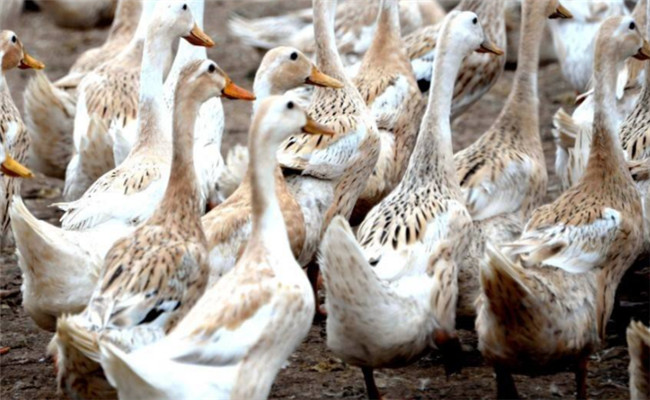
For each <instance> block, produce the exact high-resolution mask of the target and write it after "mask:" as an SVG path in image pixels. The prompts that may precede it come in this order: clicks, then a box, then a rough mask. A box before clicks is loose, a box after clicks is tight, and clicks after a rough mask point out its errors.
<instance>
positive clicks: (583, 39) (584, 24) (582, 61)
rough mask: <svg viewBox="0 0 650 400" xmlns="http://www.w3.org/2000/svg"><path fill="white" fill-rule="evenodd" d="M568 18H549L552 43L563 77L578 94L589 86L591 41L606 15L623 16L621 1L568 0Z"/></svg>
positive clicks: (591, 56)
mask: <svg viewBox="0 0 650 400" xmlns="http://www.w3.org/2000/svg"><path fill="white" fill-rule="evenodd" d="M565 6H566V8H567V9H568V10H569V11H570V12H571V14H572V15H573V18H572V19H566V20H565V19H563V20H553V21H549V26H550V28H551V36H552V37H553V45H554V46H555V52H556V53H557V57H558V60H559V62H560V66H561V67H562V74H563V75H564V78H565V79H566V80H567V81H568V82H569V83H570V84H571V86H572V87H573V88H574V89H575V90H576V92H578V93H583V92H585V91H586V90H587V89H589V83H590V82H591V79H592V78H591V77H592V75H593V66H594V42H595V39H596V33H597V32H598V28H599V27H600V24H601V23H602V22H603V21H604V20H605V19H607V18H608V17H612V16H616V15H626V14H628V10H627V8H626V7H625V1H624V0H607V1H604V0H592V1H582V0H568V1H567V2H566V4H565Z"/></svg>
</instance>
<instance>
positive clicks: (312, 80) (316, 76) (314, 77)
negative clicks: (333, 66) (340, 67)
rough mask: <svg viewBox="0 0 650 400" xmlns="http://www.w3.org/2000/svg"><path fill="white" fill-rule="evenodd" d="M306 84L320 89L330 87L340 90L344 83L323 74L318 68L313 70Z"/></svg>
mask: <svg viewBox="0 0 650 400" xmlns="http://www.w3.org/2000/svg"><path fill="white" fill-rule="evenodd" d="M305 83H307V84H309V85H314V86H320V87H329V88H333V89H340V88H342V87H343V83H342V82H341V81H339V80H338V79H334V78H332V77H331V76H329V75H326V74H324V73H322V72H321V71H320V70H319V69H318V68H316V66H313V67H312V68H311V74H310V75H309V76H308V77H307V79H305Z"/></svg>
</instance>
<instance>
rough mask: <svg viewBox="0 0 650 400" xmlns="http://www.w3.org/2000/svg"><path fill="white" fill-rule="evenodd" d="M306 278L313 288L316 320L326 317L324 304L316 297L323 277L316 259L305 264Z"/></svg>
mask: <svg viewBox="0 0 650 400" xmlns="http://www.w3.org/2000/svg"><path fill="white" fill-rule="evenodd" d="M307 279H309V283H311V287H312V289H313V290H314V301H315V303H316V316H315V319H316V320H320V319H323V318H326V317H327V311H326V310H325V305H324V304H320V301H319V298H318V290H319V289H320V288H321V286H322V284H323V279H322V277H321V274H320V267H319V265H318V263H317V262H316V261H312V262H310V263H309V264H308V265H307Z"/></svg>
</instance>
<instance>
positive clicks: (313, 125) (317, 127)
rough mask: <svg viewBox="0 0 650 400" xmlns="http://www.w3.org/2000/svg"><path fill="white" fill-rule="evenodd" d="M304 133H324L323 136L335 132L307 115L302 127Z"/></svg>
mask: <svg viewBox="0 0 650 400" xmlns="http://www.w3.org/2000/svg"><path fill="white" fill-rule="evenodd" d="M302 131H303V132H304V133H308V134H310V135H325V136H334V134H335V133H336V132H334V131H333V130H332V129H330V128H329V127H328V126H326V125H323V124H319V123H318V122H316V121H314V120H313V119H311V118H309V117H307V123H306V124H305V126H303V127H302Z"/></svg>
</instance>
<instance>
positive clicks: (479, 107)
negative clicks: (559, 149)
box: [0, 0, 650, 399]
mask: <svg viewBox="0 0 650 400" xmlns="http://www.w3.org/2000/svg"><path fill="white" fill-rule="evenodd" d="M308 4H309V2H308V1H304V0H301V1H283V2H277V3H273V4H269V3H261V2H250V1H235V0H229V1H219V0H217V1H211V0H208V2H207V4H206V18H205V21H206V23H205V26H206V31H207V32H208V33H209V34H210V35H211V36H212V37H213V38H215V39H216V41H217V43H218V45H217V46H216V47H215V48H214V49H211V50H210V51H209V52H208V54H209V57H210V58H212V59H214V60H216V61H217V62H218V63H219V64H220V66H221V67H222V68H223V69H224V70H225V71H226V72H227V73H229V74H230V76H231V77H232V79H233V80H234V81H235V82H237V83H238V84H240V85H242V86H244V87H246V88H249V89H250V88H251V87H252V78H253V76H254V73H255V69H256V67H257V65H258V64H259V61H260V59H261V54H260V53H258V52H257V51H255V50H253V49H250V48H248V47H246V46H244V45H242V44H240V43H239V42H238V41H237V39H236V38H233V37H231V36H229V34H228V32H227V28H226V27H227V24H226V21H227V18H228V15H230V13H232V12H237V13H241V14H243V15H246V16H260V15H270V14H277V13H280V12H282V11H283V10H285V9H289V8H297V7H300V6H305V5H308ZM13 25H14V26H13V27H12V28H13V29H15V30H16V31H17V32H18V34H19V35H20V37H21V39H22V41H23V43H25V46H26V48H27V49H28V50H29V51H30V52H31V53H33V54H34V55H35V56H37V57H38V58H39V59H41V60H42V61H44V62H45V63H46V64H47V73H48V75H49V76H50V78H52V79H54V78H58V77H60V76H62V75H64V74H65V72H66V71H67V70H68V68H69V66H70V65H71V64H72V63H73V62H74V60H75V59H76V57H77V56H78V55H79V54H80V53H81V52H82V51H84V50H85V49H87V48H90V47H94V46H97V45H99V44H101V43H102V41H103V39H104V38H105V36H106V34H107V29H96V30H91V31H84V32H81V31H72V30H64V29H61V28H58V27H56V26H55V25H54V24H53V22H51V21H50V20H48V18H47V16H45V15H44V14H43V13H40V12H26V13H23V14H22V15H21V17H20V19H18V20H17V21H15V23H14V24H13ZM30 75H31V74H30V72H29V71H11V72H10V73H9V76H8V81H9V83H10V87H11V90H12V93H13V96H14V99H15V101H16V103H18V106H19V108H20V109H22V91H23V89H24V87H25V85H26V83H27V80H28V79H29V77H30ZM512 77H513V72H512V71H511V70H508V71H506V72H505V73H504V75H503V77H502V78H501V80H500V81H499V82H498V84H497V85H496V86H495V87H494V88H493V89H492V90H491V91H490V92H489V93H488V94H487V95H486V96H485V97H484V98H483V99H482V100H481V101H480V102H479V103H477V104H476V105H474V107H473V108H472V109H471V110H470V111H468V112H467V113H466V114H465V115H464V116H463V117H461V118H459V119H458V120H457V121H455V122H454V125H453V131H454V145H455V149H456V150H459V149H461V148H463V147H465V146H467V145H469V144H470V143H471V142H473V141H474V140H475V139H476V138H477V137H478V136H479V135H480V134H481V133H483V132H484V131H485V130H486V129H487V128H488V127H489V126H490V124H491V123H492V122H493V120H494V119H495V117H496V116H497V114H498V112H499V111H500V109H501V107H502V106H503V103H504V100H505V98H506V96H507V94H508V92H509V90H510V86H511V81H512ZM539 81H540V82H539V83H540V121H541V131H542V136H543V139H544V148H545V154H546V160H547V167H548V171H549V176H550V190H549V196H548V200H549V201H551V200H552V199H553V198H555V197H556V196H557V195H558V190H557V183H558V180H557V178H556V177H555V175H554V174H553V157H554V154H555V150H554V146H553V142H552V139H551V133H550V129H551V116H552V114H553V113H554V112H555V110H557V108H558V107H559V106H564V107H565V108H567V109H569V110H570V109H572V105H571V104H570V100H569V99H570V98H571V96H572V93H571V91H570V89H569V87H568V85H567V84H566V82H565V81H564V80H563V78H562V75H561V73H560V69H559V66H558V65H557V64H549V65H545V66H543V67H542V68H541V70H540V74H539ZM224 108H225V112H226V134H225V135H224V143H223V150H224V154H225V152H226V151H227V150H228V148H230V147H231V146H232V145H233V144H235V143H243V142H244V141H245V139H246V133H247V130H248V121H249V118H250V105H249V104H247V103H244V102H233V101H225V102H224ZM62 187H63V183H62V182H61V181H59V180H56V179H50V178H45V177H43V176H38V177H37V178H36V179H33V180H30V181H27V182H25V184H24V186H23V193H22V194H23V197H24V198H25V200H26V203H27V205H28V207H29V208H30V209H31V211H32V212H33V213H34V214H35V215H36V216H37V217H38V218H41V219H45V220H47V221H49V222H51V223H53V224H56V223H57V220H58V217H59V216H60V214H59V212H58V211H57V210H55V209H53V208H50V207H48V205H49V204H50V203H52V202H54V201H57V200H59V199H60V194H61V189H62ZM649 264H650V263H649V262H648V260H645V261H640V262H639V263H637V267H636V268H633V269H632V270H631V271H630V272H629V273H628V274H627V276H626V278H625V280H624V283H623V284H622V285H621V288H620V290H619V294H620V295H621V296H620V297H621V300H622V301H621V307H620V308H618V309H617V310H615V313H614V317H613V321H612V322H610V324H609V330H608V337H607V344H606V345H605V346H604V348H603V349H602V350H600V351H598V352H597V353H596V354H594V356H593V357H592V360H591V364H590V370H589V382H588V384H589V397H591V398H603V399H615V398H616V399H623V398H628V397H629V394H628V389H627V380H628V375H627V365H628V356H627V349H626V346H625V335H624V331H625V327H626V326H627V323H628V321H629V320H630V318H635V319H641V320H643V321H644V322H645V323H646V324H647V323H648V315H649V311H650V310H649V304H648V296H649V290H648V288H649V286H650V279H649V274H648V268H647V267H646V268H645V271H640V269H641V268H640V267H641V266H642V265H643V266H648V265H649ZM20 284H21V276H20V270H19V269H18V267H17V265H16V257H15V255H14V248H13V247H12V246H9V248H7V249H5V250H4V252H2V254H0V290H2V291H4V292H3V293H4V295H3V298H2V300H1V303H0V333H1V336H0V346H9V347H10V348H11V350H10V351H9V352H8V353H7V354H5V355H2V356H0V371H1V372H0V397H1V398H2V399H52V398H58V396H57V394H56V384H55V379H54V369H53V366H52V360H51V359H50V358H48V357H46V355H45V349H46V346H47V344H48V342H49V340H50V338H51V334H50V333H48V332H44V331H41V330H39V329H38V328H37V327H36V325H35V324H34V323H33V322H32V321H31V320H30V319H29V318H28V317H27V316H26V315H25V312H24V311H23V309H22V307H21V301H22V299H21V295H20V290H19V289H20ZM460 332H461V337H462V339H463V343H464V347H465V350H466V351H465V353H464V360H463V364H464V366H465V368H464V369H463V371H462V373H460V374H458V375H453V376H451V377H449V378H446V377H445V374H444V370H443V367H442V365H441V362H440V358H439V356H437V355H435V354H431V355H429V356H425V357H424V358H422V359H421V360H420V361H418V362H417V363H415V364H414V365H411V366H409V367H407V368H402V369H398V370H380V371H376V378H377V384H378V386H379V388H380V390H381V391H382V393H384V394H385V395H386V397H387V398H415V399H427V398H448V399H451V398H463V399H468V398H493V397H494V394H495V391H494V390H495V385H494V376H493V373H492V370H491V369H490V368H489V367H488V366H486V365H485V363H484V362H483V361H482V359H481V357H480V353H479V352H478V350H477V349H476V342H477V338H476V335H475V334H473V332H471V330H461V331H460ZM573 379H574V378H573V374H571V373H562V374H557V375H553V376H545V377H538V378H529V377H516V382H517V385H518V388H519V392H520V394H521V395H522V396H524V397H525V398H572V397H573V396H574V390H575V386H574V381H573ZM364 393H365V392H364V385H363V378H362V374H361V371H360V370H359V369H358V368H355V367H352V366H349V365H346V364H344V363H342V362H341V361H340V360H338V359H336V357H335V356H334V355H333V354H332V353H331V352H329V351H328V350H327V347H326V345H325V323H324V322H318V323H315V324H314V326H313V328H312V329H311V331H310V333H309V336H308V338H307V339H306V340H305V342H304V343H303V344H302V345H301V346H300V348H299V349H298V351H297V352H295V353H294V354H293V355H292V356H291V357H290V359H289V362H288V363H287V366H286V368H284V369H283V370H282V371H281V372H280V374H279V376H278V378H277V380H276V382H275V385H274V387H273V391H272V393H271V397H272V398H288V399H290V398H298V399H300V398H364Z"/></svg>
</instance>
